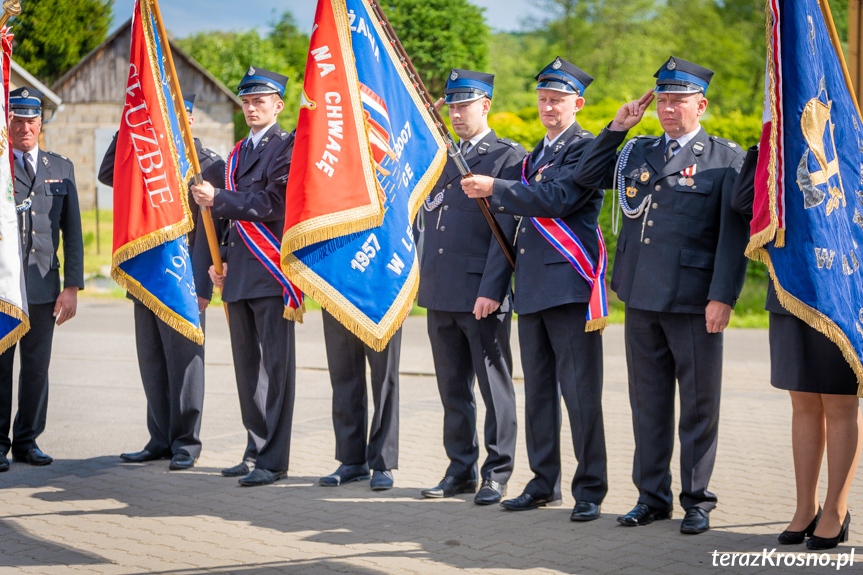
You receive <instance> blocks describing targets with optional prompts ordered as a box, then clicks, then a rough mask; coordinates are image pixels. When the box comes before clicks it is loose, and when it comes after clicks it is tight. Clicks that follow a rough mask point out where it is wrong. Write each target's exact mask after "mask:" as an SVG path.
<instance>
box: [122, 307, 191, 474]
mask: <svg viewBox="0 0 863 575" xmlns="http://www.w3.org/2000/svg"><path fill="white" fill-rule="evenodd" d="M205 317H206V315H205V314H203V313H202V314H201V328H202V329H203V328H204V323H205V320H204V318H205ZM135 345H136V347H137V351H138V367H139V369H140V371H141V381H142V382H143V384H144V395H146V396H147V430H148V431H149V432H150V441H149V443H147V446H146V447H145V449H146V450H147V451H149V452H151V453H156V454H165V455H177V454H178V453H186V454H187V455H191V456H192V457H195V458H197V457H199V456H200V455H201V436H200V433H201V412H202V410H203V407H204V346H203V345H198V344H197V343H195V342H194V341H192V340H190V339H189V338H187V337H185V336H184V335H182V334H180V333H179V332H177V330H175V329H173V328H172V327H171V326H169V325H168V324H166V323H165V322H164V321H162V320H161V319H159V317H158V316H157V315H156V314H155V313H153V312H152V311H151V310H150V308H148V307H147V306H145V305H144V304H142V303H141V302H140V301H137V300H135Z"/></svg>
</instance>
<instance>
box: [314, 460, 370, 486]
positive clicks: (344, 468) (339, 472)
mask: <svg viewBox="0 0 863 575" xmlns="http://www.w3.org/2000/svg"><path fill="white" fill-rule="evenodd" d="M369 477H371V475H369V466H368V465H366V464H363V465H344V464H342V465H339V468H338V469H336V470H335V471H334V472H333V473H331V474H329V475H327V476H326V477H321V478H320V479H318V483H319V484H321V485H323V486H324V487H338V486H339V485H343V484H345V483H350V482H352V481H360V480H361V479H368V478H369Z"/></svg>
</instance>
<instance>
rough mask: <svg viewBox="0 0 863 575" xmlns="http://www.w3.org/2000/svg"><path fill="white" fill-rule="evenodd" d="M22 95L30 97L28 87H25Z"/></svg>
mask: <svg viewBox="0 0 863 575" xmlns="http://www.w3.org/2000/svg"><path fill="white" fill-rule="evenodd" d="M21 97H22V98H29V97H30V92H28V91H27V88H24V90H23V91H22V92H21Z"/></svg>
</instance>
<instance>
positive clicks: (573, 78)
mask: <svg viewBox="0 0 863 575" xmlns="http://www.w3.org/2000/svg"><path fill="white" fill-rule="evenodd" d="M536 80H537V82H538V84H537V85H536V89H537V90H541V89H545V90H555V91H557V92H564V93H567V94H578V95H579V96H583V95H584V91H585V90H587V87H588V86H590V83H591V82H593V76H591V75H590V74H588V73H587V72H585V71H584V70H582V69H581V68H579V67H578V66H576V65H575V64H573V63H571V62H567V61H566V60H564V59H563V58H561V57H560V56H558V57H557V58H555V59H554V61H553V62H552V63H551V64H549V65H548V66H546V67H545V68H543V69H542V72H540V73H539V74H537V75H536Z"/></svg>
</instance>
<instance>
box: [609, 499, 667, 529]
mask: <svg viewBox="0 0 863 575" xmlns="http://www.w3.org/2000/svg"><path fill="white" fill-rule="evenodd" d="M663 519H671V508H670V507H669V508H668V509H654V508H653V507H650V506H649V505H647V504H645V503H639V504H637V505H636V506H635V507H634V508H633V509H632V511H630V512H629V513H627V514H626V515H621V516H620V517H618V518H617V522H618V523H620V524H621V525H625V526H627V527H635V526H636V525H649V524H651V523H653V522H654V521H662V520H663Z"/></svg>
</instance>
